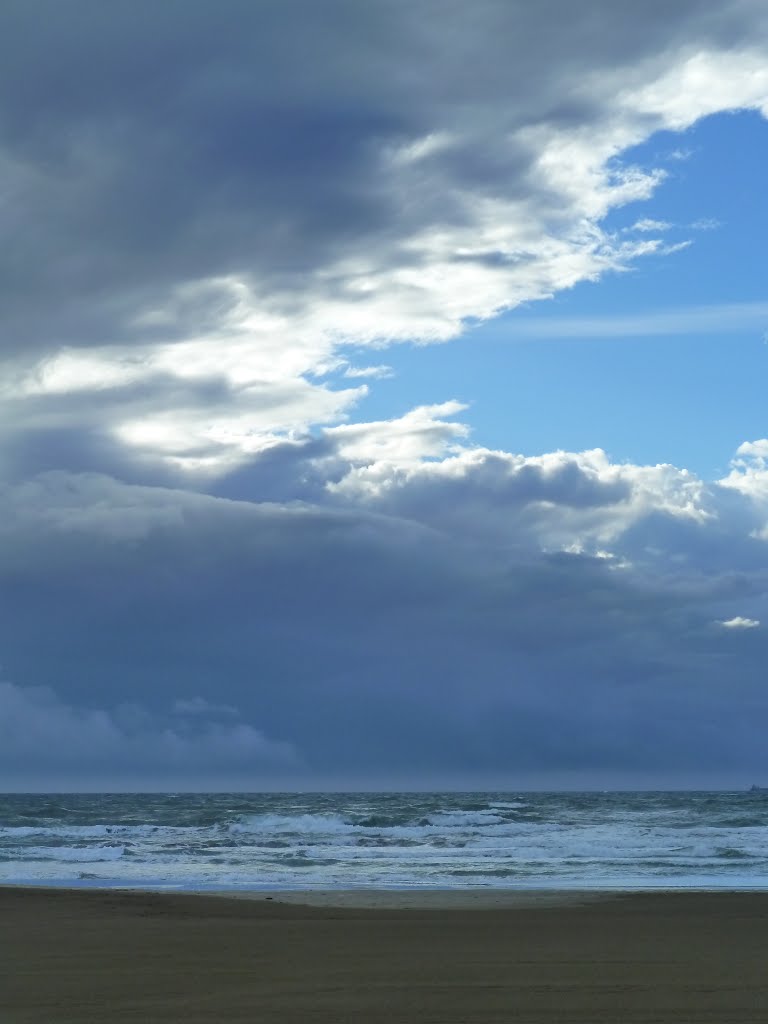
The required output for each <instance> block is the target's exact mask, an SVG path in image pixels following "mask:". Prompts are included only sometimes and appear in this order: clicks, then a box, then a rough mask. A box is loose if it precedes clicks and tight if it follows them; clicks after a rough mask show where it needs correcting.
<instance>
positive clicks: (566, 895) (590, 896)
mask: <svg viewBox="0 0 768 1024" xmlns="http://www.w3.org/2000/svg"><path fill="white" fill-rule="evenodd" d="M6 892H29V893H51V894H53V893H58V892H67V893H73V894H77V893H83V894H86V893H93V894H95V893H100V894H102V895H109V894H120V895H125V896H158V897H168V898H173V897H181V898H187V897H189V898H201V899H211V898H215V899H220V900H232V901H236V902H242V901H247V902H251V903H264V902H267V903H275V904H286V905H294V906H306V907H332V908H334V907H335V908H339V909H345V908H346V909H359V910H379V909H385V910H387V909H391V910H408V909H415V910H504V909H515V908H518V907H543V906H565V905H572V904H584V903H587V902H590V903H593V902H597V901H608V900H614V899H625V898H628V897H638V898H642V897H649V898H650V897H674V896H702V897H703V896H724V897H725V896H754V897H756V898H758V899H761V898H763V899H765V900H766V903H767V905H768V884H766V885H764V886H761V887H754V886H674V887H673V886H657V887H642V888H640V887H637V886H634V887H629V886H625V887H622V886H610V887H608V886H600V887H589V886H584V887H575V886H569V887H563V888H557V887H554V886H547V887H544V886H539V887H536V886H531V887H529V888H515V889H512V888H508V889H502V888H489V887H477V888H471V887H464V888H458V887H457V888H451V889H444V888H443V889H440V888H434V889H430V888H426V887H421V888H419V887H409V888H399V889H397V888H386V889H382V888H376V887H370V888H369V887H358V888H345V889H342V888H339V889H336V888H328V889H300V888H292V889H256V888H254V889H244V888H222V889H216V888H206V889H194V888H191V889H184V888H181V887H176V886H173V885H163V886H133V885H126V884H115V885H103V886H100V885H92V884H89V883H87V882H86V883H85V884H82V885H73V884H72V883H71V882H70V883H68V884H66V885H51V884H50V883H40V884H37V883H28V882H23V883H0V899H1V898H2V894H3V893H6Z"/></svg>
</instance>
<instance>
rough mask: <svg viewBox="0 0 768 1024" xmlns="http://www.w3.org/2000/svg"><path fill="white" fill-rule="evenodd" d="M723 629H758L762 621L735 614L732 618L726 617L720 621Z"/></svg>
mask: <svg viewBox="0 0 768 1024" xmlns="http://www.w3.org/2000/svg"><path fill="white" fill-rule="evenodd" d="M718 625H719V626H722V627H723V629H756V628H757V627H758V626H759V625H760V622H759V620H758V619H745V618H744V617H743V616H742V615H734V617H733V618H732V619H724V620H723V621H722V622H718Z"/></svg>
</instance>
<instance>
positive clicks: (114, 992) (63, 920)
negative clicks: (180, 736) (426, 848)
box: [0, 887, 768, 1024]
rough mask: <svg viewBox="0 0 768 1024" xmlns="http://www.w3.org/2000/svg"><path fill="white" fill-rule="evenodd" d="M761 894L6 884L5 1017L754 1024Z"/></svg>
mask: <svg viewBox="0 0 768 1024" xmlns="http://www.w3.org/2000/svg"><path fill="white" fill-rule="evenodd" d="M767 953H768V894H766V893H755V892H693V891H687V892H656V893H590V892H584V893H578V892H570V893H553V892H549V893H546V892H542V893H537V892H528V893H524V892H519V893H515V892H510V891H497V892H482V891H480V892H473V891H467V892H461V891H457V892H453V893H451V892H442V893H435V892H432V893H418V892H403V893H398V892H381V893H371V892H353V893H338V892H336V893H334V892H324V893H323V892H320V893H296V892H293V893H279V892H274V893H251V894H246V895H243V894H241V895H239V896H237V897H233V896H231V895H205V896H203V895H195V894H189V895H183V894H177V893H152V892H128V891H108V890H84V889H80V890H75V889H43V888H23V887H6V888H3V889H0V963H1V964H2V966H1V967H0V972H2V985H1V987H0V1020H2V1022H3V1024H37V1022H40V1024H88V1022H94V1024H95V1022H99V1024H102V1022H110V1024H120V1022H124V1021H125V1022H127V1021H133V1022H138V1021H141V1022H144V1024H152V1022H161V1021H164V1022H181V1021H184V1022H186V1024H208V1022H211V1024H213V1022H219V1024H221V1022H259V1024H270V1022H275V1024H276V1022H278V1021H280V1022H283V1024H285V1022H289V1024H290V1022H294V1021H295V1022H307V1024H345V1022H348V1024H358V1022H359V1024H385V1022H386V1024H427V1022H429V1024H490V1022H493V1024H509V1022H512V1021H520V1022H523V1024H544V1022H547V1024H549V1022H553V1024H554V1022H558V1024H569V1022H573V1024H575V1022H579V1024H599V1022H611V1024H624V1022H626V1024H630V1022H631V1024H635V1022H643V1024H651V1022H653V1024H666V1022H669V1024H673V1022H674V1024H681V1022H686V1024H692V1022H696V1024H699V1022H700V1024H704V1022H712V1024H715V1022H716V1024H746V1022H754V1024H757V1022H761V1024H762V1022H764V1021H765V1020H766V1019H768V970H767V969H766V959H767V957H766V954H767Z"/></svg>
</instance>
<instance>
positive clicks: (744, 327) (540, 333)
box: [509, 302, 768, 338]
mask: <svg viewBox="0 0 768 1024" xmlns="http://www.w3.org/2000/svg"><path fill="white" fill-rule="evenodd" d="M766 322H768V302H739V303H721V304H718V305H710V306H687V307H685V306H684V307H680V308H674V307H673V308H671V309H666V310H662V311H658V312H653V313H625V314H622V315H620V316H581V317H558V316H548V317H546V318H540V319H535V320H534V319H531V318H527V317H516V318H515V319H514V320H512V321H510V327H509V333H510V337H512V338H514V337H523V338H635V337H637V338H641V337H653V336H656V335H661V334H675V335H690V334H695V335H701V334H725V333H728V332H736V331H740V332H741V331H760V330H761V329H763V328H764V326H765V324H766Z"/></svg>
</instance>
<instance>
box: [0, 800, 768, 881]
mask: <svg viewBox="0 0 768 1024" xmlns="http://www.w3.org/2000/svg"><path fill="white" fill-rule="evenodd" d="M0 883H15V884H39V885H66V886H72V885H75V886H94V887H112V886H127V887H136V888H142V889H175V890H183V891H201V890H208V891H210V890H228V889H259V890H269V889H328V888H341V889H352V888H366V887H367V888H379V889H384V888H395V889H401V888H402V889H405V888H436V889H446V888H474V887H486V888H488V887H495V888H504V889H510V888H516V889H525V888H556V889H562V888H622V889H624V888H646V889H653V888H668V887H676V888H677V887H691V888H730V889H762V888H766V887H768V792H741V793H688V792H673V793H612V792H611V793H282V794H278V793H267V794H264V793H253V794H250V793H159V794H158V793H154V794H146V793H145V794H109V793H104V794H73V793H68V794H53V793H50V794H9V795H0Z"/></svg>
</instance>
